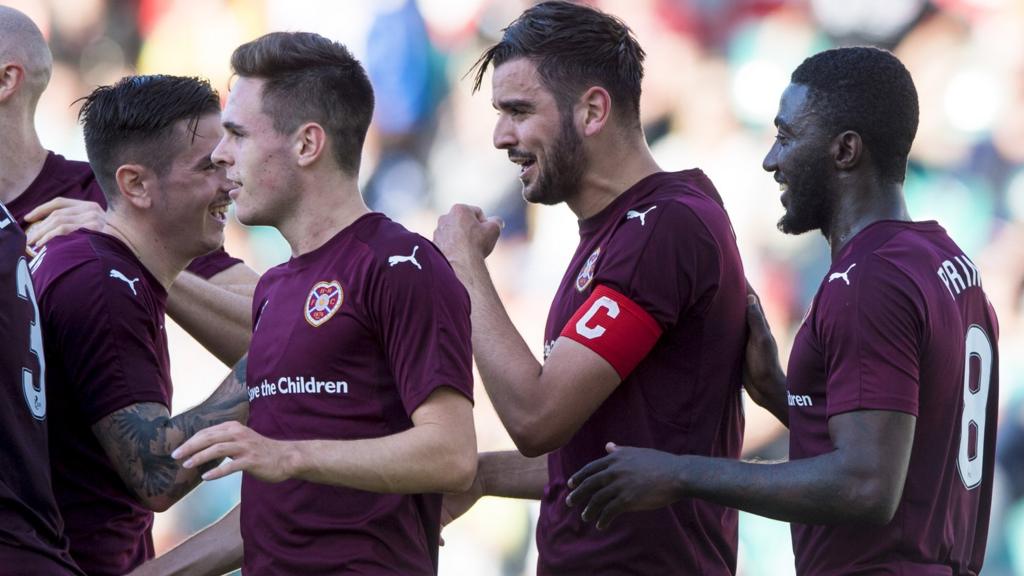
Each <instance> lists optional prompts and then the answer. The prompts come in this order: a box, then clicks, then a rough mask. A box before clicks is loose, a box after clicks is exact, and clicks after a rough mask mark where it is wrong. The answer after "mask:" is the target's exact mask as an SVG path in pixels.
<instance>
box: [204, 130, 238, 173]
mask: <svg viewBox="0 0 1024 576" xmlns="http://www.w3.org/2000/svg"><path fill="white" fill-rule="evenodd" d="M210 159H211V160H213V163H214V164H216V165H217V166H220V167H221V168H224V167H226V166H230V165H231V164H233V163H234V162H233V160H232V158H231V157H230V156H229V155H228V150H227V137H226V136H225V137H224V138H221V139H220V142H218V143H217V147H216V148H214V149H213V152H212V153H211V154H210Z"/></svg>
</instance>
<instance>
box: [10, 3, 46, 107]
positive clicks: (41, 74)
mask: <svg viewBox="0 0 1024 576" xmlns="http://www.w3.org/2000/svg"><path fill="white" fill-rule="evenodd" d="M11 64H17V65H20V66H21V67H22V68H24V69H25V84H24V86H25V88H26V89H27V93H26V94H27V96H28V98H29V102H30V103H31V104H32V105H33V106H34V105H35V103H36V102H38V101H39V96H40V95H41V94H42V93H43V90H44V89H45V88H46V85H47V84H48V83H49V82H50V73H51V72H52V71H53V55H52V54H51V53H50V47H49V46H48V45H47V44H46V39H45V38H43V33H42V32H40V31H39V27H38V26H36V24H35V22H33V21H32V20H31V19H30V18H29V17H28V16H26V15H24V14H23V13H21V12H19V11H18V10H15V9H14V8H10V7H7V6H0V68H3V67H6V66H8V65H11Z"/></svg>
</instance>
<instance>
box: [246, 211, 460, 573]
mask: <svg viewBox="0 0 1024 576" xmlns="http://www.w3.org/2000/svg"><path fill="white" fill-rule="evenodd" d="M253 322H254V328H253V337H252V345H251V347H250V349H249V367H248V374H247V378H246V380H247V382H248V386H249V398H250V412H249V426H251V427H252V428H253V430H255V431H257V432H259V433H260V434H263V435H265V436H268V437H270V438H274V439H278V440H312V439H324V440H356V439H362V438H378V437H384V436H390V435H392V434H396V433H399V432H402V431H404V430H408V429H409V428H411V427H412V420H411V414H412V413H413V412H414V411H415V410H416V409H417V408H418V407H419V406H420V404H421V403H422V402H423V401H424V400H426V399H427V397H428V396H429V395H430V394H431V393H432V392H433V391H434V390H436V389H438V388H439V387H441V386H449V387H451V388H453V389H455V390H457V391H459V392H460V393H462V394H464V395H465V396H466V397H467V398H470V399H472V386H473V376H472V371H471V366H472V360H471V349H470V325H469V295H468V294H467V293H466V290H465V288H463V286H462V285H461V284H460V283H459V281H458V279H457V278H456V277H455V273H454V271H453V270H452V269H451V266H449V264H448V262H447V261H446V260H445V259H444V256H443V255H442V254H441V253H440V251H439V250H437V248H435V247H434V245H433V244H431V243H430V242H429V241H427V240H425V239H423V238H422V237H420V236H418V235H416V234H412V233H410V232H408V231H406V230H405V229H404V228H402V227H401V226H400V225H398V224H396V223H394V222H392V221H391V220H388V219H387V218H386V217H385V216H383V215H382V214H378V213H372V214H368V215H365V216H363V217H361V218H359V219H358V220H356V221H355V222H354V223H353V224H351V225H350V226H348V227H346V228H345V229H344V230H342V231H341V232H339V233H338V234H337V235H335V236H334V237H333V238H332V239H330V240H328V241H327V242H326V243H325V244H324V245H323V246H321V247H319V248H317V249H316V250H313V251H311V252H308V253H306V254H303V255H301V256H298V257H296V258H292V259H291V260H289V261H288V262H286V263H284V264H282V265H280V266H278V267H276V268H273V269H271V270H270V271H268V272H267V273H266V274H265V275H264V276H263V277H262V278H261V279H260V282H259V285H258V286H257V287H256V294H255V297H254V299H253ZM440 510H441V496H440V495H438V494H415V495H408V494H378V493H372V492H366V491H362V490H355V489H351V488H343V487H339V486H326V485H321V484H314V483H311V482H305V481H302V480H297V479H292V480H286V481H284V482H281V483H278V484H268V483H265V482H262V481H260V480H258V479H256V478H254V477H253V476H250V475H248V474H244V475H243V479H242V537H243V538H244V541H245V560H244V565H243V570H244V571H245V572H246V573H252V574H342V573H344V574H405V575H414V574H435V573H436V572H437V547H438V537H439V532H440Z"/></svg>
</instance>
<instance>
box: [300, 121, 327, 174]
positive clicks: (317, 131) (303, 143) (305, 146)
mask: <svg viewBox="0 0 1024 576" xmlns="http://www.w3.org/2000/svg"><path fill="white" fill-rule="evenodd" d="M294 147H295V148H294V149H295V156H296V159H297V161H298V163H299V166H309V165H311V164H313V163H314V162H316V161H317V159H318V158H320V157H321V156H322V155H323V154H324V153H325V151H326V150H327V132H325V131H324V127H323V126H321V125H319V124H317V123H316V122H307V123H306V124H303V125H302V126H299V128H298V130H296V131H295V143H294Z"/></svg>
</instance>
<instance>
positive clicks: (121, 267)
mask: <svg viewBox="0 0 1024 576" xmlns="http://www.w3.org/2000/svg"><path fill="white" fill-rule="evenodd" d="M33 265H34V267H35V268H34V272H33V277H34V279H35V283H36V288H37V291H38V294H39V309H40V313H41V314H42V319H43V335H44V342H45V349H46V357H47V359H48V360H49V362H48V364H47V388H48V394H47V397H48V399H49V403H48V408H49V412H50V414H49V421H50V460H51V464H52V467H53V489H54V493H55V495H56V496H57V504H58V505H59V507H60V511H61V514H62V515H63V516H64V521H65V523H66V532H67V535H68V538H69V539H70V540H71V555H72V556H73V557H74V558H75V560H76V561H77V562H78V564H79V566H81V567H82V569H83V570H85V571H86V572H87V573H88V574H90V576H96V575H108V574H109V575H121V574H124V573H125V572H128V571H130V570H131V569H132V568H134V567H135V566H138V565H139V564H141V563H142V562H144V561H145V560H147V559H149V558H152V557H153V540H152V536H151V533H150V530H151V527H152V524H153V513H152V512H150V511H149V510H147V509H145V508H143V507H142V506H141V505H140V504H139V503H138V501H137V500H136V498H135V495H134V493H133V492H132V490H131V489H130V488H128V487H127V486H125V484H124V482H123V481H122V480H121V477H120V475H119V474H118V473H117V470H116V469H115V468H114V465H113V464H112V463H111V462H110V459H109V458H108V457H107V454H106V451H104V449H103V446H101V445H100V443H99V440H97V439H96V436H95V435H94V434H93V432H92V425H93V424H95V423H96V422H98V421H99V420H101V419H102V418H103V417H105V416H107V415H108V414H110V413H112V412H115V411H117V410H120V409H121V408H124V407H126V406H130V405H132V404H137V403H140V402H156V403H159V404H163V405H164V406H167V407H170V405H171V377H170V361H169V359H168V355H167V335H166V333H165V331H164V306H165V302H166V298H167V293H166V292H165V291H164V289H163V286H161V285H160V283H159V282H158V281H157V280H156V278H154V277H153V276H152V275H151V274H150V272H149V270H147V269H146V267H145V266H143V265H142V263H141V262H140V261H139V260H138V258H136V257H135V255H134V254H133V253H132V251H131V250H130V249H129V248H128V247H127V246H125V245H124V244H123V243H122V242H121V241H120V240H118V239H116V238H114V237H113V236H108V235H106V234H102V233H100V232H93V231H89V230H78V231H75V232H72V233H71V234H68V235H67V236H62V237H59V238H55V239H53V240H51V241H50V242H48V243H47V245H46V250H45V251H43V252H41V253H40V255H39V256H38V257H37V258H36V261H35V262H34V264H33Z"/></svg>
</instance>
